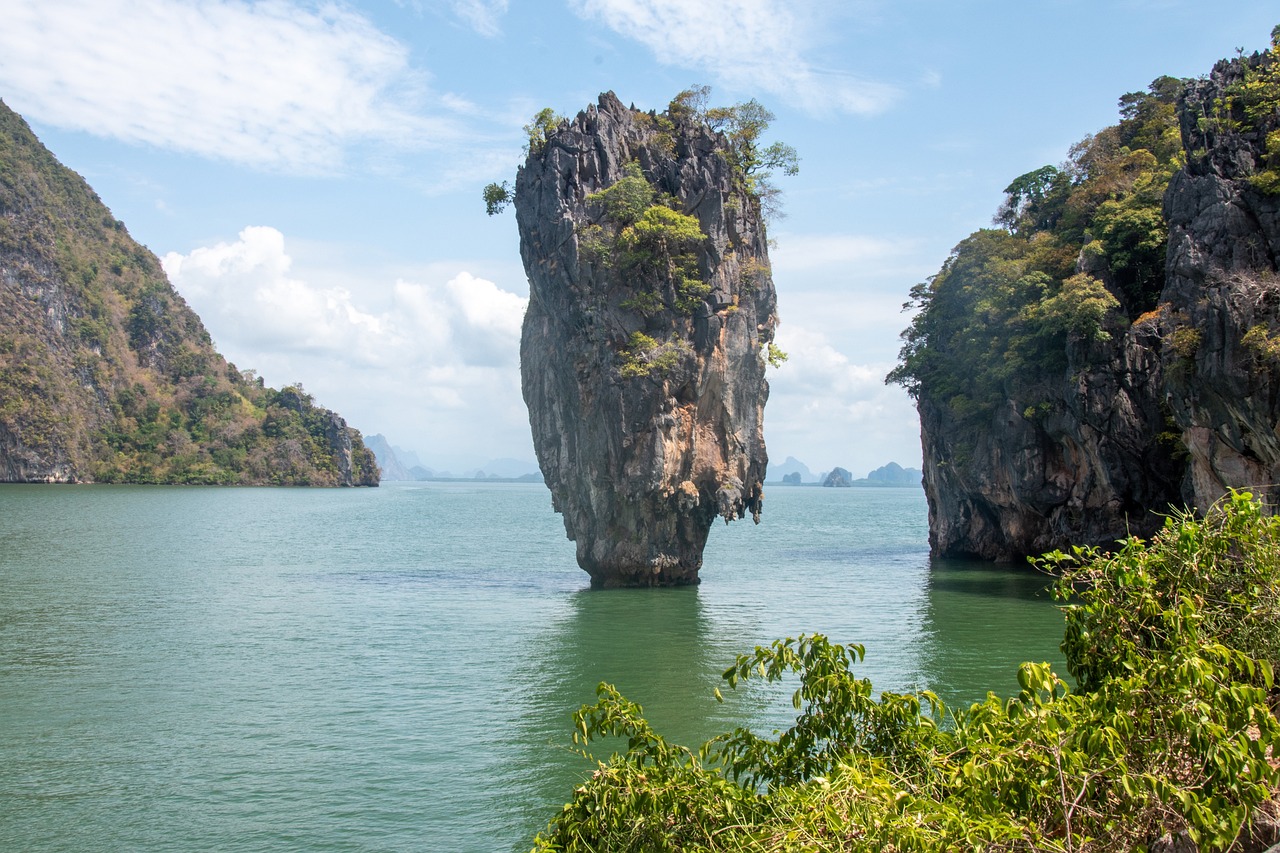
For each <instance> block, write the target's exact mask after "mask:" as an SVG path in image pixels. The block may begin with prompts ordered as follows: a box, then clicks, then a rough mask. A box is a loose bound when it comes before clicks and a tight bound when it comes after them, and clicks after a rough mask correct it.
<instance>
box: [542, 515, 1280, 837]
mask: <svg viewBox="0 0 1280 853" xmlns="http://www.w3.org/2000/svg"><path fill="white" fill-rule="evenodd" d="M1041 564H1042V565H1044V566H1047V567H1053V568H1055V569H1057V570H1059V571H1062V572H1063V575H1062V580H1061V582H1060V584H1059V593H1060V594H1061V595H1062V596H1064V597H1066V596H1072V597H1073V598H1072V600H1073V602H1074V603H1072V604H1070V605H1069V606H1068V607H1067V608H1066V614H1067V631H1066V639H1065V641H1064V643H1063V648H1064V651H1065V652H1066V653H1067V658H1068V662H1069V666H1070V668H1071V670H1072V672H1073V673H1075V674H1076V677H1077V678H1078V679H1079V684H1080V686H1079V689H1077V690H1075V691H1071V690H1070V689H1069V688H1068V685H1067V684H1066V683H1065V682H1064V681H1063V679H1062V678H1061V677H1059V676H1058V675H1057V674H1055V673H1054V672H1052V670H1051V669H1050V667H1049V665H1048V664H1044V663H1026V664H1023V665H1022V667H1021V669H1020V670H1019V674H1018V682H1019V684H1020V686H1021V688H1022V689H1021V692H1020V693H1019V694H1018V695H1017V696H1014V697H1013V698H1011V699H1008V700H1001V699H1000V698H998V697H996V696H995V695H993V694H989V695H988V697H987V700H986V701H985V702H981V703H978V704H975V705H972V706H971V707H969V708H968V709H964V710H959V711H956V712H949V711H948V710H947V709H946V708H945V707H944V706H943V705H942V703H941V702H940V701H938V699H937V697H936V696H934V695H932V694H930V693H927V692H926V693H920V694H915V695H911V694H894V693H882V694H881V695H880V697H879V700H878V701H877V700H876V699H873V697H872V687H871V683H870V681H869V680H868V679H865V678H859V677H857V676H856V675H855V674H854V667H855V666H856V665H857V664H858V663H859V662H860V661H861V659H862V655H863V650H862V648H861V647H859V646H841V645H838V644H834V643H831V642H829V641H828V640H827V639H826V638H825V637H822V636H820V635H811V636H801V637H799V638H797V639H788V640H780V641H778V642H775V643H774V644H773V645H771V646H769V647H767V648H765V647H757V648H756V650H755V651H754V652H753V653H752V654H749V655H744V656H742V657H740V658H739V659H738V660H737V662H736V663H735V664H734V665H733V666H732V667H730V668H729V670H728V671H726V672H725V674H724V677H725V680H726V681H727V682H728V684H729V685H730V686H735V685H736V684H737V683H738V682H739V681H742V680H745V679H749V678H757V677H760V678H764V679H766V680H770V681H773V680H777V679H780V678H783V677H788V676H795V675H798V677H799V682H800V683H799V687H798V688H797V689H796V692H795V694H794V696H793V704H794V705H795V707H796V709H797V711H798V712H799V714H798V716H797V719H796V723H795V725H794V726H792V727H791V728H790V729H788V730H787V731H786V732H783V733H782V734H781V735H779V736H778V737H777V739H775V740H771V739H768V738H762V737H759V736H757V735H755V734H753V733H752V732H750V731H749V730H747V729H738V730H735V731H733V732H730V733H727V734H724V735H721V736H719V737H717V738H714V739H712V740H711V741H709V742H708V743H706V744H704V745H703V746H702V747H701V748H700V749H699V750H697V751H694V750H691V749H687V748H685V747H681V746H676V745H673V744H670V743H668V742H667V741H666V740H665V739H663V738H662V737H661V736H660V735H658V734H657V733H656V732H654V731H653V730H652V728H651V727H650V726H649V724H648V723H647V722H646V721H645V719H644V717H643V714H642V710H641V708H640V707H639V706H638V705H635V704H634V703H631V702H629V701H627V700H626V699H625V698H623V697H622V696H621V695H620V694H618V692H617V691H616V690H615V689H614V688H612V687H611V686H609V685H607V684H605V685H601V686H600V688H599V691H598V697H599V698H598V701H597V702H596V704H594V705H589V706H585V707H583V708H582V709H581V710H580V711H579V712H578V713H577V714H576V715H575V725H576V731H575V735H574V740H575V742H577V743H580V744H588V743H590V742H591V741H592V740H594V739H596V738H598V737H602V736H621V737H625V738H626V740H627V750H626V751H625V752H622V753H618V754H615V755H613V756H612V757H611V758H610V759H609V760H608V761H605V762H599V763H598V765H597V770H596V772H595V774H594V775H593V776H592V777H591V778H590V779H588V780H586V781H585V782H584V784H583V785H582V786H580V787H579V788H578V789H577V790H576V791H575V796H574V799H573V800H572V801H571V802H570V803H569V804H567V805H566V806H565V807H564V808H563V809H562V810H561V812H560V813H559V814H557V815H556V816H555V817H554V818H552V820H551V821H550V823H549V824H548V826H547V829H546V831H545V833H543V834H540V835H539V836H538V837H537V838H536V839H535V843H534V850H535V851H536V853H537V852H540V853H549V851H588V850H645V851H649V850H653V851H667V850H703V851H730V850H733V851H739V850H740V851H783V850H806V851H809V850H812V851H825V850H831V851H834V850H842V851H853V850H867V851H872V850H875V851H879V850H913V851H944V850H959V849H974V848H981V849H986V850H1054V851H1086V850H1087V851H1110V850H1131V849H1145V848H1146V847H1147V846H1148V845H1150V844H1152V843H1153V842H1154V841H1155V840H1156V839H1157V838H1159V837H1161V836H1163V835H1166V834H1184V835H1185V836H1186V837H1187V838H1188V839H1189V840H1190V841H1192V842H1194V844H1196V845H1198V848H1199V849H1200V850H1226V849H1228V848H1230V847H1231V846H1232V845H1234V844H1235V843H1236V842H1237V840H1238V839H1239V838H1240V836H1241V833H1242V831H1243V830H1245V828H1246V827H1247V826H1248V824H1249V821H1250V819H1251V817H1253V816H1254V815H1256V814H1257V810H1258V808H1259V806H1260V805H1262V804H1263V802H1264V801H1266V800H1267V799H1268V798H1270V797H1271V792H1272V791H1273V790H1274V789H1275V787H1276V785H1277V784H1278V783H1280V774H1278V773H1277V771H1276V769H1275V768H1273V767H1272V765H1271V763H1270V761H1269V759H1270V757H1271V755H1272V754H1273V750H1275V749H1276V748H1278V747H1280V724H1278V723H1277V720H1276V718H1275V716H1274V715H1273V714H1272V712H1271V710H1270V708H1269V705H1268V691H1269V690H1270V689H1271V688H1272V670H1273V662H1274V660H1275V656H1276V654H1277V649H1278V644H1277V624H1278V618H1280V612H1278V609H1280V606H1278V604H1277V589H1278V587H1280V583H1278V581H1280V520H1277V519H1274V518H1271V517H1268V516H1266V515H1265V514H1264V513H1263V510H1262V507H1261V506H1260V505H1259V504H1258V503H1257V502H1255V501H1254V500H1253V499H1252V497H1251V496H1249V495H1247V494H1233V495H1231V496H1229V497H1228V498H1227V499H1225V500H1224V501H1223V502H1222V503H1221V504H1220V505H1219V506H1217V507H1215V508H1214V509H1213V510H1212V511H1211V512H1210V513H1208V515H1207V516H1206V517H1205V518H1204V519H1198V518H1195V517H1193V516H1192V515H1191V514H1189V513H1184V514H1179V515H1177V516H1174V517H1173V518H1171V519H1170V520H1169V522H1168V524H1167V525H1166V527H1165V528H1164V530H1163V531H1161V533H1160V534H1159V535H1157V536H1156V537H1155V538H1154V539H1153V540H1152V541H1151V542H1149V543H1147V542H1143V541H1140V540H1138V539H1129V540H1127V541H1125V542H1123V543H1121V545H1120V548H1119V550H1117V551H1116V552H1115V553H1114V554H1110V555H1108V554H1103V553H1101V552H1099V551H1096V550H1093V549H1076V550H1074V551H1073V553H1072V554H1070V555H1067V554H1062V553H1058V552H1055V553H1054V554H1052V555H1048V556H1046V557H1045V558H1043V560H1042V561H1041ZM717 695H719V694H718V692H717Z"/></svg>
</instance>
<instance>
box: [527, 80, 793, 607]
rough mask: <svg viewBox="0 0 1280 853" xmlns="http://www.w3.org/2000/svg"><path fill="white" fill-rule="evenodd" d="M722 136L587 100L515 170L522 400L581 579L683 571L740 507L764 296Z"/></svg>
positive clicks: (675, 575)
mask: <svg viewBox="0 0 1280 853" xmlns="http://www.w3.org/2000/svg"><path fill="white" fill-rule="evenodd" d="M727 145H728V142H727V140H726V138H725V137H724V136H723V135H721V134H718V133H715V132H713V131H711V130H710V129H709V128H708V127H706V126H705V125H704V124H702V123H701V122H699V121H697V120H696V119H695V118H693V117H690V116H687V115H684V116H680V115H671V114H660V115H655V114H653V113H643V112H638V111H636V110H634V109H628V108H627V107H625V106H623V104H622V103H621V102H620V101H619V100H618V99H617V97H615V96H614V95H613V94H612V93H606V94H603V95H601V96H600V98H599V103H598V104H597V105H595V106H591V107H588V108H587V109H586V110H585V111H584V112H581V113H579V114H578V116H577V117H576V118H575V119H573V120H572V121H568V122H563V123H561V124H560V125H559V126H558V127H557V128H555V129H554V131H552V132H550V133H548V134H547V138H546V141H545V144H541V145H534V146H532V150H531V151H530V154H529V157H528V159H527V161H526V163H525V165H524V167H523V168H522V169H521V170H520V173H519V175H518V177H517V180H516V187H515V206H516V216H517V221H518V225H519V230H520V252H521V256H522V258H523V260H524V265H525V270H526V272H527V273H528V276H529V283H530V286H529V291H530V296H529V308H528V311H527V313H526V315H525V319H524V330H523V336H522V339H521V346H520V356H521V366H520V367H521V379H522V387H523V392H524V398H525V402H526V403H527V405H528V408H529V422H530V426H531V428H532V431H533V440H534V447H535V449H536V451H537V456H538V463H539V466H540V467H541V469H542V473H543V475H544V477H545V479H546V482H547V485H548V486H549V488H550V489H551V495H552V503H553V506H554V507H555V509H556V511H558V512H560V513H562V514H563V516H564V524H565V530H566V532H567V533H568V536H569V538H570V539H572V540H574V541H575V542H576V544H577V558H578V564H579V565H580V566H581V567H582V568H583V569H584V570H586V571H587V572H588V573H589V574H590V575H591V579H592V583H593V585H598V586H637V585H638V586H647V585H668V584H690V583H697V581H698V570H699V568H700V566H701V564H702V550H703V546H704V545H705V544H706V539H707V534H708V531H709V528H710V525H711V523H712V521H713V520H714V519H715V518H716V517H717V516H720V517H722V518H724V519H725V520H726V521H729V520H730V519H734V518H741V517H743V516H745V515H747V514H748V513H749V514H751V516H752V517H753V518H754V519H755V520H756V521H759V518H760V510H761V503H762V499H763V488H762V483H763V481H764V475H765V466H766V463H767V456H766V453H765V446H764V437H763V428H762V427H763V413H764V404H765V400H766V399H767V397H768V391H769V386H768V383H767V382H766V380H765V375H764V372H765V364H766V356H767V352H768V345H769V343H770V342H771V341H772V339H773V333H774V327H775V325H776V323H777V316H776V298H775V294H774V288H773V281H772V277H771V275H770V271H769V264H768V251H767V247H766V238H765V232H764V226H763V222H762V219H761V216H760V206H759V202H758V200H757V199H756V198H755V197H754V196H753V195H752V194H750V193H749V192H747V190H746V189H745V187H744V184H743V181H742V179H741V177H740V176H737V175H735V173H734V171H733V169H732V168H731V166H730V165H729V162H728V160H727V159H726V156H725V153H726V152H727V150H728V149H727ZM641 179H642V180H641ZM615 187H616V188H617V189H616V190H613V191H612V192H611V193H606V194H601V191H603V190H606V189H609V188H615ZM636 197H639V198H640V202H638V203H636V204H631V203H629V202H628V201H627V198H632V199H634V198H636ZM646 204H647V205H648V207H645V205H646ZM642 208H643V209H644V212H643V213H642V212H641V209H642ZM657 208H661V209H657ZM695 226H696V227H695ZM691 229H692V230H691Z"/></svg>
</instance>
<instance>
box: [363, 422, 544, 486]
mask: <svg viewBox="0 0 1280 853" xmlns="http://www.w3.org/2000/svg"><path fill="white" fill-rule="evenodd" d="M365 444H366V445H368V447H369V449H370V450H372V451H373V454H374V456H376V457H377V459H378V467H379V468H380V469H381V470H382V480H383V481H384V482H425V481H428V480H455V481H457V480H484V481H490V482H502V483H541V482H543V480H542V474H541V473H540V472H539V471H538V466H537V465H536V464H535V463H533V462H522V461H520V460H519V459H510V458H501V459H490V460H489V461H488V462H486V463H485V464H484V465H481V466H480V467H479V468H472V469H468V470H465V471H463V472H462V473H461V474H459V475H456V476H455V475H454V474H453V473H452V472H451V471H448V470H446V469H443V468H442V469H438V470H437V469H433V468H428V467H426V466H425V465H423V464H422V460H421V459H419V458H418V454H417V453H415V452H413V451H412V450H406V449H405V448H403V447H397V446H395V445H393V444H391V442H390V441H389V440H388V439H387V437H386V436H384V435H382V434H381V433H374V434H373V435H370V436H368V437H367V438H365Z"/></svg>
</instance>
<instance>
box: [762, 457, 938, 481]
mask: <svg viewBox="0 0 1280 853" xmlns="http://www.w3.org/2000/svg"><path fill="white" fill-rule="evenodd" d="M781 467H782V468H783V469H784V470H785V472H786V473H784V474H783V475H782V479H781V480H780V481H774V480H770V482H781V483H782V484H783V485H784V486H807V485H822V486H828V487H832V488H849V487H865V486H871V487H883V486H895V487H902V486H920V485H921V479H922V476H923V475H922V473H921V472H920V470H919V469H917V468H903V467H902V466H901V465H899V464H898V463H897V462H890V463H889V464H887V465H883V466H881V467H879V468H877V469H875V470H874V471H872V472H871V473H869V474H867V476H865V477H862V478H858V479H855V478H854V476H853V475H852V474H850V473H849V471H848V470H847V469H845V468H840V467H836V468H833V469H831V471H829V472H824V473H822V474H818V475H813V474H810V472H809V468H808V467H807V466H806V465H805V464H804V463H803V462H800V461H799V460H798V459H796V458H795V457H793V456H788V457H787V460H786V462H784V463H783V464H782V466H781Z"/></svg>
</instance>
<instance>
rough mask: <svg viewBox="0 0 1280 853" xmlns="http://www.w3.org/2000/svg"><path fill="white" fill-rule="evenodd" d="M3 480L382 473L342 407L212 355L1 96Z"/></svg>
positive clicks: (196, 322)
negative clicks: (274, 384)
mask: <svg viewBox="0 0 1280 853" xmlns="http://www.w3.org/2000/svg"><path fill="white" fill-rule="evenodd" d="M0 481H4V482H30V481H39V482H123V483H202V484H203V483H208V484H213V483H218V484H233V483H236V484H275V485H324V486H337V485H376V484H377V482H378V469H377V465H376V463H375V461H374V458H373V454H371V453H370V452H369V451H368V450H367V449H366V448H365V446H364V444H363V442H362V441H361V437H360V433H359V432H358V431H356V430H354V429H352V428H350V427H348V426H347V425H346V422H345V421H344V420H343V419H342V418H341V417H339V416H338V415H337V414H335V413H334V412H331V411H329V410H327V409H323V408H320V407H319V406H316V405H315V404H314V401H313V400H312V398H311V396H310V395H308V394H307V393H306V392H305V391H303V390H302V388H301V387H300V386H292V387H286V388H284V389H281V390H276V389H273V388H268V387H266V386H265V385H264V383H263V382H262V380H261V379H257V378H255V377H254V376H253V372H252V371H244V372H242V371H241V370H239V369H238V368H237V367H236V366H235V365H232V364H228V363H227V361H226V360H225V359H224V358H223V357H222V356H221V355H219V354H218V352H217V351H216V350H215V349H214V348H213V344H212V341H211V340H210V338H209V334H208V332H207V331H206V330H205V328H204V325H203V324H202V323H201V322H200V318H199V317H197V316H196V315H195V313H194V312H193V311H192V310H191V309H190V308H189V307H188V306H187V305H186V303H185V302H184V301H183V299H182V297H181V296H179V295H178V294H177V293H176V292H175V291H174V289H173V287H172V286H171V285H170V283H169V281H168V279H167V278H166V277H165V274H164V272H163V271H162V270H161V268H160V262H159V261H158V260H157V258H156V257H155V255H153V254H152V253H151V252H150V251H148V250H147V249H146V247H144V246H141V245H139V244H138V243H136V242H135V241H134V240H133V239H131V238H130V237H129V233H128V231H127V230H126V229H125V227H124V224H123V223H122V222H120V221H119V220H117V219H116V218H115V217H114V216H112V214H111V212H110V211H109V210H108V209H107V207H106V206H105V205H104V204H103V203H102V201H101V200H100V199H99V198H98V196H97V195H96V194H95V193H94V192H93V190H92V189H91V188H90V187H89V186H88V184H86V183H85V181H84V180H83V179H82V178H81V177H80V176H79V175H77V174H75V173H74V172H72V171H71V170H69V169H67V168H65V167H64V166H62V164H60V163H59V162H58V161H57V160H56V159H55V158H54V157H53V155H52V154H51V153H50V152H49V151H48V150H47V149H45V147H44V146H43V145H42V144H41V143H40V141H39V140H38V139H37V138H36V137H35V135H34V134H33V133H32V132H31V129H30V128H29V127H28V126H27V124H26V122H24V121H23V120H22V118H21V117H20V116H18V115H17V114H16V113H14V112H13V111H11V110H10V109H9V108H8V107H7V106H5V105H4V104H3V102H0Z"/></svg>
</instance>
